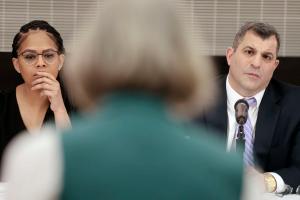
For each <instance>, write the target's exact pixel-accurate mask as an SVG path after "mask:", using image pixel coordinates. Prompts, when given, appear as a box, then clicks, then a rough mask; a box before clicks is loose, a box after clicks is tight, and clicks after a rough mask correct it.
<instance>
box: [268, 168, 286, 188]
mask: <svg viewBox="0 0 300 200" xmlns="http://www.w3.org/2000/svg"><path fill="white" fill-rule="evenodd" d="M270 174H272V176H273V177H274V178H275V180H276V185H277V186H276V190H275V192H276V193H280V192H284V190H285V183H284V181H283V179H282V178H281V176H280V175H279V174H277V173H274V172H270Z"/></svg>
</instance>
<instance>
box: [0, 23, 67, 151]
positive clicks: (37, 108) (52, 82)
mask: <svg viewBox="0 0 300 200" xmlns="http://www.w3.org/2000/svg"><path fill="white" fill-rule="evenodd" d="M64 52H65V49H64V46H63V40H62V38H61V36H60V34H59V33H58V32H57V30H55V28H53V27H52V26H51V25H50V24H48V23H47V22H46V21H40V20H35V21H32V22H29V23H28V24H25V25H24V26H22V27H21V28H20V32H18V33H17V34H16V35H15V37H14V40H13V44H12V57H13V58H12V62H13V65H14V68H15V70H16V71H17V72H18V73H19V74H20V75H21V76H22V78H23V80H24V82H23V83H22V84H20V85H18V86H17V87H16V88H15V90H13V91H11V92H8V93H4V94H1V95H2V98H3V99H2V100H3V102H2V105H1V117H2V118H1V123H2V126H1V133H0V134H1V139H0V141H1V146H0V155H2V152H3V150H4V148H5V146H6V145H7V144H8V142H10V140H11V139H12V138H13V137H14V136H16V135H17V134H18V133H20V132H21V131H23V130H27V131H29V132H32V131H33V130H34V129H40V128H41V127H42V126H43V125H44V124H45V123H47V122H50V121H51V120H54V121H55V124H56V126H57V127H58V128H65V127H69V126H70V119H69V116H68V112H67V109H66V106H65V104H64V100H63V97H62V93H61V88H60V84H59V82H58V81H57V79H56V78H57V77H58V73H59V71H60V70H61V68H62V66H63V63H64Z"/></svg>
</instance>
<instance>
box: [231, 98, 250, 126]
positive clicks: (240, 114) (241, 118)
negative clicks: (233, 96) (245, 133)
mask: <svg viewBox="0 0 300 200" xmlns="http://www.w3.org/2000/svg"><path fill="white" fill-rule="evenodd" d="M248 109H249V104H248V102H247V101H246V100H245V99H239V100H238V101H237V102H236V103H235V104H234V110H235V119H236V122H237V123H238V124H239V125H244V124H245V123H246V121H247V118H248Z"/></svg>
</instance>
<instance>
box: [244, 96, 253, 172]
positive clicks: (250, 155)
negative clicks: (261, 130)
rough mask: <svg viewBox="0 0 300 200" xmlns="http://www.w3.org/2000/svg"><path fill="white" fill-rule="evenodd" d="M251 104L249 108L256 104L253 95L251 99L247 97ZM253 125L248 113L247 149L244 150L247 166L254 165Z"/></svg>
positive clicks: (246, 129)
mask: <svg viewBox="0 0 300 200" xmlns="http://www.w3.org/2000/svg"><path fill="white" fill-rule="evenodd" d="M245 100H246V101H247V102H248V104H249V109H250V108H251V107H255V106H256V99H255V98H254V97H251V98H249V99H245ZM253 130H254V128H253V125H252V124H251V121H250V118H249V113H248V119H247V121H246V123H245V124H244V133H245V150H244V164H245V165H246V166H254V156H253V143H254V137H253Z"/></svg>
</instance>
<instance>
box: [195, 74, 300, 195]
mask: <svg viewBox="0 0 300 200" xmlns="http://www.w3.org/2000/svg"><path fill="white" fill-rule="evenodd" d="M218 81H219V82H218V83H219V84H220V88H221V93H220V96H219V98H218V99H219V100H218V103H217V104H216V106H215V107H214V108H212V109H211V110H208V111H206V112H205V113H204V114H203V115H202V116H200V117H199V118H198V119H196V121H197V122H200V123H204V124H205V125H206V126H209V127H212V128H215V129H217V130H218V131H219V132H220V133H221V135H222V136H223V137H226V136H227V124H228V115H227V94H226V76H225V77H221V78H220V79H219V80H218ZM299 103H300V87H298V86H292V85H288V84H286V83H283V82H280V81H278V80H275V79H271V81H270V83H269V85H268V87H267V88H266V91H265V93H264V96H263V98H262V101H261V104H260V106H259V111H258V116H257V122H256V129H255V141H254V147H253V148H254V150H253V152H254V156H255V158H256V163H257V164H258V166H259V167H260V168H262V169H263V170H264V171H265V172H276V173H278V174H279V175H280V176H281V177H282V178H283V180H284V182H285V183H286V184H288V185H290V186H292V187H293V188H294V189H295V188H296V187H297V186H298V185H300V105H299Z"/></svg>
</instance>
